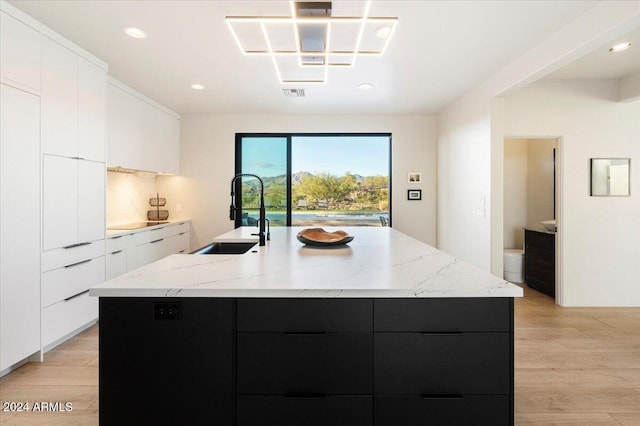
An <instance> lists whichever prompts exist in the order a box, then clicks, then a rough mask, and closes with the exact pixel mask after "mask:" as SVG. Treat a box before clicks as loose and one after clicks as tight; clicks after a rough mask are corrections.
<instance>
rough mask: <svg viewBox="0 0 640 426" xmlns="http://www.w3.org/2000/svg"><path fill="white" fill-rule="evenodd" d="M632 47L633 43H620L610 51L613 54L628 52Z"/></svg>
mask: <svg viewBox="0 0 640 426" xmlns="http://www.w3.org/2000/svg"><path fill="white" fill-rule="evenodd" d="M630 47H631V43H619V44H616V45H615V46H613V47H611V48H610V49H609V52H611V53H617V52H622V51H623V50H627V49H628V48H630Z"/></svg>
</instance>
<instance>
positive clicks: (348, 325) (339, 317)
mask: <svg viewBox="0 0 640 426" xmlns="http://www.w3.org/2000/svg"><path fill="white" fill-rule="evenodd" d="M372 329H373V302H372V301H371V300H366V299H241V300H238V331H277V332H284V331H304V332H307V331H321V332H333V331H371V330H372Z"/></svg>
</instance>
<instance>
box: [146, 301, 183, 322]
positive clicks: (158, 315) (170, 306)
mask: <svg viewBox="0 0 640 426" xmlns="http://www.w3.org/2000/svg"><path fill="white" fill-rule="evenodd" d="M181 316H182V306H181V304H180V303H154V304H153V318H154V319H157V320H179V319H180V318H181Z"/></svg>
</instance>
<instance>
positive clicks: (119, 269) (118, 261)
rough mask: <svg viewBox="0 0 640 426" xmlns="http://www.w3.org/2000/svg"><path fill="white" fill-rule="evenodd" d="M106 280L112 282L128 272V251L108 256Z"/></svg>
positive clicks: (119, 251) (108, 254)
mask: <svg viewBox="0 0 640 426" xmlns="http://www.w3.org/2000/svg"><path fill="white" fill-rule="evenodd" d="M106 266H107V267H106V279H107V280H110V279H111V278H115V277H117V276H118V275H122V274H124V273H125V272H127V251H126V250H118V251H115V252H113V253H107V255H106Z"/></svg>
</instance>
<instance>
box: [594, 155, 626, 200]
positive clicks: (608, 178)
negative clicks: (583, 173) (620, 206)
mask: <svg viewBox="0 0 640 426" xmlns="http://www.w3.org/2000/svg"><path fill="white" fill-rule="evenodd" d="M630 161H631V160H630V159H629V158H592V159H591V196H598V197H624V196H628V195H629V180H630V179H629V170H630Z"/></svg>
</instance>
